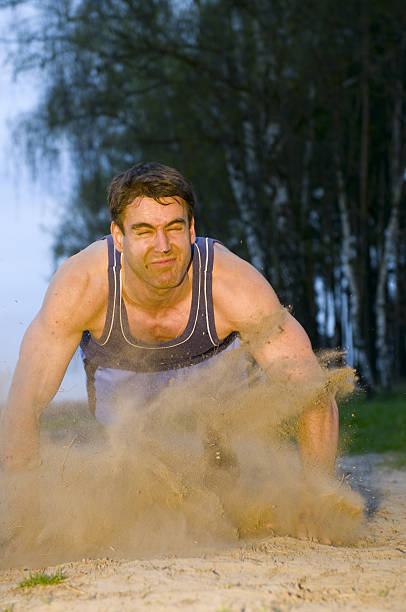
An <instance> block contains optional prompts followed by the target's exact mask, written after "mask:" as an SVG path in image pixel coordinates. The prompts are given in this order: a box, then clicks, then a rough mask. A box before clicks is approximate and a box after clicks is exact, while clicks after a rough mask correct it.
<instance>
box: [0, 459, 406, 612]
mask: <svg viewBox="0 0 406 612" xmlns="http://www.w3.org/2000/svg"><path fill="white" fill-rule="evenodd" d="M341 464H342V470H343V472H344V473H346V474H347V477H348V478H349V479H352V481H353V483H354V486H356V487H358V488H360V490H361V491H363V492H364V494H365V495H366V497H367V500H368V508H369V509H370V512H371V514H370V517H369V522H368V529H367V532H366V536H365V537H364V538H363V539H362V540H361V541H360V542H359V543H358V545H357V546H355V547H331V546H327V545H322V544H317V543H314V542H305V541H300V540H296V539H294V538H289V537H274V538H268V539H266V540H262V541H257V542H255V543H254V544H253V543H245V544H244V545H243V546H241V547H239V548H238V549H236V548H234V549H229V550H224V551H222V552H216V553H210V554H205V555H201V556H199V557H189V558H180V557H168V556H166V557H160V558H157V559H153V560H131V561H130V560H121V561H115V560H110V559H86V560H83V561H82V562H75V563H67V564H64V565H61V566H59V567H60V568H61V569H62V570H63V572H64V573H65V574H66V575H67V577H68V578H67V580H66V581H65V582H64V583H62V584H60V585H55V586H36V587H34V588H31V589H27V588H26V589H19V588H17V585H18V583H19V582H20V581H21V580H22V579H23V577H24V576H27V575H29V573H30V572H29V571H28V570H25V571H24V570H6V571H2V572H1V573H0V612H2V611H3V610H14V612H19V611H20V610H30V611H32V612H34V611H39V610H41V611H42V610H51V611H52V612H57V611H61V610H63V611H66V610H69V611H72V612H79V611H82V610H86V611H87V610H89V611H90V610H97V611H100V612H102V611H103V612H104V611H106V612H107V611H108V612H115V611H127V610H148V609H150V610H154V612H155V611H157V612H159V611H161V610H162V611H163V610H165V611H166V612H170V611H171V610H193V611H196V612H200V611H202V612H203V611H205V612H206V611H207V612H226V611H227V612H228V611H229V612H237V611H243V610H244V611H246V612H265V611H268V610H269V611H271V610H272V611H277V610H279V611H281V612H285V611H287V610H312V611H316V610H323V611H325V610H371V611H372V610H376V611H378V610H379V611H381V610H397V611H405V610H406V512H405V502H406V471H398V470H393V469H390V468H387V467H382V466H380V465H379V457H376V456H366V457H362V458H346V459H344V460H342V462H341ZM41 569H42V568H41ZM55 569H56V568H47V571H49V572H50V571H54V570H55Z"/></svg>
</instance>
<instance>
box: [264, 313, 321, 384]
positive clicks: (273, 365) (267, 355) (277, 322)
mask: <svg viewBox="0 0 406 612" xmlns="http://www.w3.org/2000/svg"><path fill="white" fill-rule="evenodd" d="M272 323H273V325H271V326H269V325H268V327H266V326H265V327H266V331H265V333H264V335H263V336H262V337H261V336H260V337H259V338H258V339H257V341H256V342H255V345H253V350H252V353H253V356H254V358H255V360H256V361H257V362H258V364H259V365H260V366H261V367H262V368H263V369H264V370H265V371H267V372H269V373H270V372H271V371H272V373H275V372H278V373H279V374H282V375H284V376H286V378H287V380H293V381H295V382H296V383H300V382H303V381H307V382H314V383H315V384H320V383H321V382H322V380H323V372H322V369H321V367H320V365H319V362H318V360H317V358H316V356H315V354H314V352H313V350H312V346H311V343H310V340H309V337H308V335H307V334H306V332H305V331H304V329H303V327H302V326H301V325H300V323H299V322H298V321H296V319H294V317H293V316H292V315H291V314H290V313H289V312H287V311H286V310H285V309H283V310H281V311H280V312H279V313H278V315H274V320H273V322H272ZM259 327H260V326H259ZM269 327H270V329H269Z"/></svg>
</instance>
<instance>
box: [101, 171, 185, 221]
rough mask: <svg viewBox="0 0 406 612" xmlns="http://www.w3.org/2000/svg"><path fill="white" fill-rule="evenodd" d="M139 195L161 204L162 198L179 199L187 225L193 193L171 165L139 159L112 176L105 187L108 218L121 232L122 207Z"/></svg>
mask: <svg viewBox="0 0 406 612" xmlns="http://www.w3.org/2000/svg"><path fill="white" fill-rule="evenodd" d="M139 196H146V197H149V198H153V199H154V200H156V202H159V203H160V204H163V205H165V204H166V203H165V202H162V198H168V197H173V198H175V199H176V198H182V200H183V203H186V208H187V215H188V220H189V224H190V223H191V221H192V219H193V211H194V206H195V196H194V193H193V187H192V185H191V183H189V181H187V180H186V179H185V178H184V177H183V176H182V175H181V173H180V172H178V171H177V170H175V169H174V168H170V167H169V166H164V165H163V164H159V163H158V162H143V163H140V164H136V165H135V166H132V168H130V169H129V170H127V171H126V172H121V174H118V175H117V176H115V177H114V178H113V180H112V181H111V183H110V186H109V188H108V202H109V207H110V217H111V220H112V221H114V223H116V224H117V225H118V226H119V228H120V229H121V231H122V232H124V227H123V220H124V213H125V209H126V207H127V206H129V205H130V204H131V203H132V202H134V200H135V198H137V197H139ZM180 204H182V202H180Z"/></svg>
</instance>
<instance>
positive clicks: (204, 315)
mask: <svg viewBox="0 0 406 612" xmlns="http://www.w3.org/2000/svg"><path fill="white" fill-rule="evenodd" d="M214 242H215V241H214V240H213V239H212V238H199V239H198V241H197V243H195V244H196V245H197V248H198V250H199V254H200V262H201V265H200V271H199V272H200V278H199V281H200V288H201V291H200V295H199V305H198V308H199V315H198V321H199V323H200V325H199V327H200V330H199V331H200V332H204V333H207V335H208V338H209V339H210V342H211V343H212V345H213V346H218V345H219V344H220V340H219V338H218V336H217V332H216V326H215V321H214V307H213V261H214Z"/></svg>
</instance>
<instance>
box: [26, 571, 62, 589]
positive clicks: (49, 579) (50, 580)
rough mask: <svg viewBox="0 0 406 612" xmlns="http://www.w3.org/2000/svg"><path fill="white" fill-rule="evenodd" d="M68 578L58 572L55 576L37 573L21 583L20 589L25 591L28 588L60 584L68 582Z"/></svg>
mask: <svg viewBox="0 0 406 612" xmlns="http://www.w3.org/2000/svg"><path fill="white" fill-rule="evenodd" d="M66 578H67V576H65V574H63V573H62V572H61V570H57V571H56V572H55V573H54V574H46V573H45V572H37V573H36V574H30V576H29V578H25V579H24V580H22V581H21V582H20V584H19V585H18V587H19V588H20V589H24V588H26V587H34V586H38V585H44V584H60V583H61V582H63V581H64V580H66Z"/></svg>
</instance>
